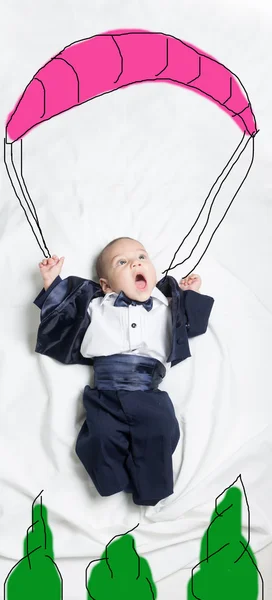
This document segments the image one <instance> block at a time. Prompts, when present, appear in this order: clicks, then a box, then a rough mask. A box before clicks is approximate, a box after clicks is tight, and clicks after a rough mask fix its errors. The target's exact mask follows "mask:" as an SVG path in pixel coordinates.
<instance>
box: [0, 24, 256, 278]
mask: <svg viewBox="0 0 272 600" xmlns="http://www.w3.org/2000/svg"><path fill="white" fill-rule="evenodd" d="M144 82H161V83H162V82H164V83H170V84H173V85H178V86H180V87H185V88H187V89H190V90H192V91H195V92H196V93H198V94H201V95H202V96H205V97H206V98H207V99H209V100H211V101H212V102H214V103H215V104H217V105H218V107H219V108H221V109H222V110H224V111H225V112H226V113H227V114H228V115H229V116H230V117H231V118H232V119H233V120H234V121H235V123H236V124H237V126H238V127H239V128H240V130H241V131H242V133H243V136H244V146H245V147H246V143H247V142H248V141H249V139H250V140H253V138H254V136H255V135H256V133H257V126H256V120H255V116H254V113H253V110H252V107H251V103H250V100H249V97H248V94H247V92H246V90H245V88H244V86H243V84H242V83H241V81H240V79H239V78H238V77H237V75H235V74H234V73H233V72H232V71H230V70H229V69H228V68H226V67H225V66H224V65H223V64H222V63H220V62H218V61H217V60H215V58H213V57H211V56H209V55H208V54H205V53H203V52H202V51H200V50H198V49H197V48H196V47H194V46H192V45H189V44H188V43H187V42H184V41H182V40H180V39H178V38H176V37H174V36H171V35H167V34H164V33H161V32H150V31H143V30H136V29H135V30H128V29H126V30H115V31H109V32H106V33H102V34H98V35H94V36H93V37H90V38H86V39H83V40H79V41H77V42H75V43H72V44H70V45H69V46H66V47H65V48H64V49H63V50H62V51H61V52H59V53H58V54H56V55H55V56H53V57H52V58H51V59H50V60H49V61H48V62H47V63H46V64H45V65H44V66H43V67H41V68H40V69H39V70H38V71H37V73H36V74H35V75H34V76H33V78H32V79H31V81H30V82H29V84H28V85H27V87H26V88H25V90H24V92H23V94H22V95H21V97H20V98H19V100H18V102H17V104H16V106H15V108H14V110H13V111H12V112H10V113H9V115H8V118H7V122H6V133H5V142H4V143H5V164H6V168H7V171H8V174H9V177H10V181H11V184H12V186H13V189H14V191H15V194H16V195H17V197H18V196H19V201H20V203H21V205H22V207H23V208H24V210H25V213H27V218H28V216H29V214H28V213H30V215H31V217H32V219H33V221H34V224H35V228H36V235H37V236H38V237H40V238H42V243H43V245H44V246H45V248H46V250H47V252H49V251H48V248H47V247H46V244H45V241H44V238H43V237H42V232H41V228H40V225H39V221H38V217H37V214H36V212H35V208H34V205H33V203H32V200H31V198H30V195H29V193H28V190H27V187H26V183H25V180H24V177H23V166H22V152H23V138H24V137H25V136H26V135H27V133H29V132H30V131H31V129H33V128H34V127H37V126H38V125H39V124H41V123H43V122H45V121H48V120H49V119H51V118H53V117H55V116H57V115H59V114H61V113H62V112H65V111H67V110H70V109H71V108H73V107H75V106H78V105H81V104H83V103H85V102H88V101H90V100H92V99H94V98H97V97H99V96H102V95H104V94H109V93H111V92H113V91H115V90H118V89H121V88H125V87H127V86H130V85H132V84H137V83H144ZM16 143H19V149H18V162H17V164H16V161H15V160H14V157H13V155H12V147H13V145H15V144H16ZM18 165H19V166H18ZM213 187H214V186H213ZM30 205H32V207H31V206H30ZM29 222H30V221H29ZM32 229H33V228H32ZM33 232H34V230H33ZM36 239H37V237H36ZM39 245H40V244H39ZM40 247H41V246H40ZM173 268H174V267H173Z"/></svg>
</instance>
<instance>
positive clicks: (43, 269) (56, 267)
mask: <svg viewBox="0 0 272 600" xmlns="http://www.w3.org/2000/svg"><path fill="white" fill-rule="evenodd" d="M63 263H64V256H62V257H61V258H58V257H57V256H56V254H53V256H52V257H51V258H44V260H42V262H40V263H39V269H40V274H41V276H42V279H43V287H44V289H45V291H46V290H47V289H48V288H49V287H50V285H51V283H53V281H54V279H56V277H58V275H59V274H60V272H61V269H62V267H63Z"/></svg>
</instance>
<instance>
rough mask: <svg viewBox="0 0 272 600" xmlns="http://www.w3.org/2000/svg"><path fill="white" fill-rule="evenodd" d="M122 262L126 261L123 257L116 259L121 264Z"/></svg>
mask: <svg viewBox="0 0 272 600" xmlns="http://www.w3.org/2000/svg"><path fill="white" fill-rule="evenodd" d="M122 262H123V263H124V262H126V261H125V260H124V259H123V258H120V260H118V263H120V264H121V263H122Z"/></svg>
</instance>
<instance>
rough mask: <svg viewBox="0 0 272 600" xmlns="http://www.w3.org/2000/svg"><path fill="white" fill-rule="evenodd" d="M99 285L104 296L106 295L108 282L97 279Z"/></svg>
mask: <svg viewBox="0 0 272 600" xmlns="http://www.w3.org/2000/svg"><path fill="white" fill-rule="evenodd" d="M99 283H100V287H101V288H102V290H103V292H104V294H106V293H107V288H108V282H107V280H106V279H102V278H101V279H99Z"/></svg>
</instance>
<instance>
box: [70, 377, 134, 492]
mask: <svg viewBox="0 0 272 600" xmlns="http://www.w3.org/2000/svg"><path fill="white" fill-rule="evenodd" d="M83 402H84V406H85V409H86V421H85V422H84V424H83V426H82V428H81V431H80V432H79V436H78V439H77V443H76V453H77V455H78V456H79V458H80V460H81V462H82V463H83V465H84V467H85V469H86V470H87V472H88V473H89V475H90V477H91V478H92V480H93V482H94V485H95V487H96V489H97V490H98V492H99V494H100V495H101V496H111V495H112V494H116V493H117V492H120V491H122V490H124V489H125V488H126V487H127V486H128V484H129V481H130V479H129V474H128V471H127V469H126V461H127V457H128V454H129V426H128V424H127V419H126V417H125V415H124V412H123V410H122V407H121V405H120V402H119V400H118V395H117V394H116V392H114V391H111V390H110V391H108V390H105V391H98V390H97V389H91V388H90V387H89V386H86V387H85V390H84V396H83Z"/></svg>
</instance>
